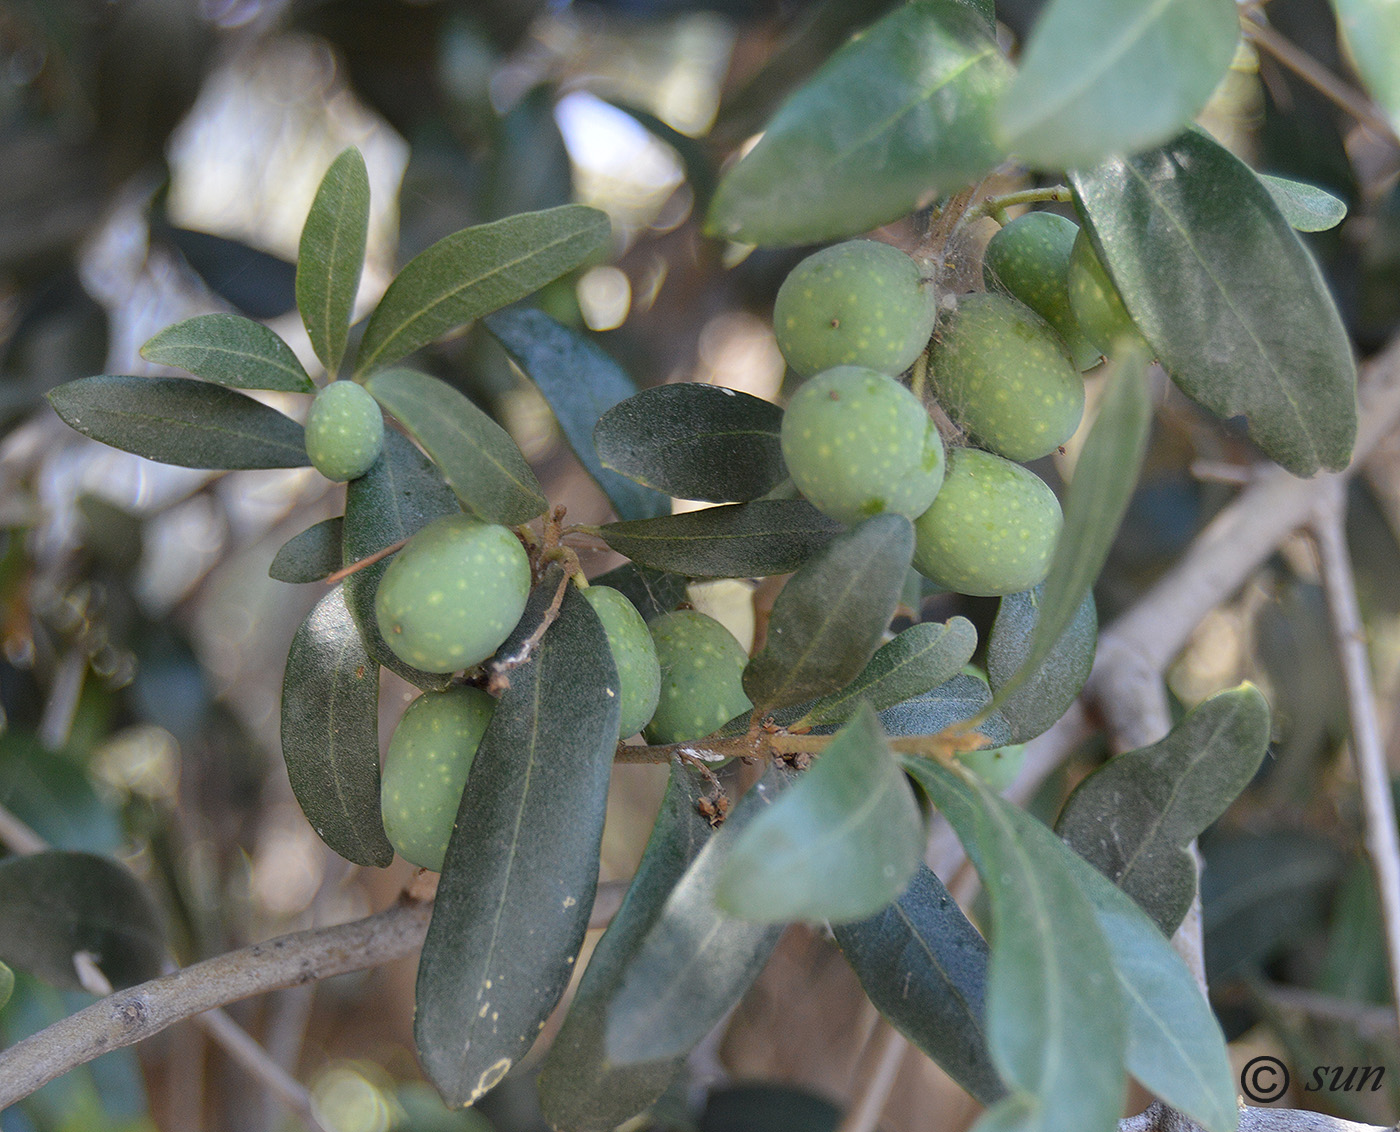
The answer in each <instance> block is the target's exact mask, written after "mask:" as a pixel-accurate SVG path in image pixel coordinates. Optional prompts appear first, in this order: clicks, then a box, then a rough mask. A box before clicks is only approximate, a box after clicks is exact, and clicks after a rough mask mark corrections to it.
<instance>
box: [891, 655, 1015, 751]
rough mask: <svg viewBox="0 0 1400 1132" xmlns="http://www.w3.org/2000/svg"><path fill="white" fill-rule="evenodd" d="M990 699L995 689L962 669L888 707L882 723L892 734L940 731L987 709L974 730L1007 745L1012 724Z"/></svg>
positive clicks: (991, 744) (991, 743)
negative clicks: (930, 688)
mask: <svg viewBox="0 0 1400 1132" xmlns="http://www.w3.org/2000/svg"><path fill="white" fill-rule="evenodd" d="M991 703H992V690H991V688H989V687H987V682H986V681H985V680H983V679H981V678H980V677H978V676H971V675H968V674H967V673H959V674H958V675H957V676H954V677H953V678H952V679H951V680H949V681H947V682H946V683H943V684H940V685H939V686H938V687H937V688H934V689H933V691H931V692H925V693H924V694H923V695H922V696H915V697H914V698H913V699H909V700H905V701H903V702H902V703H898V704H895V705H894V706H893V707H888V708H886V709H885V710H884V711H882V712H881V713H880V723H881V725H882V726H883V727H884V728H885V730H886V731H887V732H889V733H890V734H891V735H896V736H904V735H937V734H938V733H939V732H940V731H944V730H947V729H948V728H949V727H952V726H953V725H954V724H957V723H963V722H965V721H966V720H969V719H972V718H974V717H975V716H978V715H981V714H982V713H984V712H987V713H988V714H987V715H986V717H985V718H984V719H983V720H982V721H981V722H980V723H979V724H978V725H977V727H976V728H974V730H976V731H979V732H981V733H982V734H983V735H985V736H986V737H987V746H989V747H1005V746H1007V745H1008V744H1009V743H1010V742H1011V741H1012V740H1011V725H1010V724H1009V723H1007V721H1006V720H1005V719H1003V718H1002V715H1001V712H999V711H997V710H995V709H994V708H992V707H991Z"/></svg>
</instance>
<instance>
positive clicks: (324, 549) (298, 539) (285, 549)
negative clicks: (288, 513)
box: [267, 515, 345, 582]
mask: <svg viewBox="0 0 1400 1132" xmlns="http://www.w3.org/2000/svg"><path fill="white" fill-rule="evenodd" d="M344 525H345V520H344V519H343V518H342V517H341V516H339V515H337V516H336V517H335V518H334V519H322V520H321V521H320V522H319V523H314V524H313V525H311V526H309V527H307V528H306V530H304V531H302V532H301V534H299V535H293V536H292V537H291V538H290V539H288V540H287V541H286V542H284V543H283V544H282V546H281V548H280V549H279V550H278V551H277V553H276V554H275V555H274V556H273V558H272V565H270V566H269V567H268V568H267V574H268V577H270V578H276V579H277V581H279V582H319V581H321V580H323V579H325V578H329V577H330V576H331V575H332V574H334V573H335V572H336V571H337V570H339V569H340V568H341V566H343V565H344V564H345V561H344V553H343V551H342V549H341V531H342V528H343V527H344Z"/></svg>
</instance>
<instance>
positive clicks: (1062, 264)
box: [982, 212, 1099, 370]
mask: <svg viewBox="0 0 1400 1132" xmlns="http://www.w3.org/2000/svg"><path fill="white" fill-rule="evenodd" d="M1078 234H1079V225H1078V224H1076V223H1075V222H1074V221H1073V220H1070V219H1069V218H1068V217H1064V216H1061V215H1059V213H1055V212H1027V213H1025V214H1024V215H1022V216H1018V217H1016V219H1015V220H1012V221H1011V222H1010V223H1009V224H1007V225H1006V226H1005V227H1004V228H1002V229H1001V230H1000V231H998V232H997V234H996V235H995V236H993V237H992V238H991V241H990V242H989V243H988V244H987V250H986V251H985V252H984V253H983V255H982V279H983V281H984V282H985V283H986V284H987V290H989V291H1001V292H1003V293H1004V294H1007V295H1010V296H1011V297H1012V298H1013V299H1019V300H1020V301H1021V302H1023V303H1025V304H1026V306H1028V307H1030V308H1031V310H1033V311H1035V313H1036V314H1038V315H1040V317H1041V318H1043V319H1044V320H1045V321H1046V322H1048V323H1049V324H1050V325H1051V326H1053V327H1054V328H1055V332H1056V333H1057V334H1059V336H1060V337H1061V338H1062V339H1064V343H1065V346H1066V347H1068V349H1069V353H1070V357H1071V358H1072V359H1073V360H1074V365H1075V368H1076V369H1081V370H1084V369H1088V368H1089V367H1090V366H1092V365H1094V364H1096V363H1097V362H1098V360H1099V350H1098V349H1097V347H1095V346H1094V344H1093V343H1092V342H1090V341H1089V339H1088V338H1086V337H1085V336H1084V331H1083V330H1081V329H1080V328H1079V323H1078V322H1077V321H1076V320H1075V317H1074V310H1073V309H1072V308H1071V307H1070V302H1069V256H1070V250H1071V249H1072V248H1073V247H1074V238H1075V237H1076V236H1077V235H1078Z"/></svg>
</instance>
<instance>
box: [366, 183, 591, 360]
mask: <svg viewBox="0 0 1400 1132" xmlns="http://www.w3.org/2000/svg"><path fill="white" fill-rule="evenodd" d="M610 235H611V226H610V225H609V223H608V218H607V216H606V215H605V214H604V213H602V212H599V211H598V210H597V209H596V208H588V207H586V206H584V205H581V204H566V205H563V206H562V207H560V208H549V209H545V210H544V211H543V212H525V213H521V214H520V215H518V216H507V217H506V218H505V219H504V220H497V221H495V222H494V223H491V224H481V225H478V226H477V227H475V228H464V229H463V230H462V231H460V232H454V233H453V234H452V235H450V236H445V237H444V238H443V239H441V240H439V241H438V242H437V243H435V244H434V245H433V246H432V247H430V248H428V249H427V250H426V251H423V252H420V253H419V254H418V255H416V256H415V257H414V258H413V259H411V260H410V261H409V262H408V263H407V264H405V265H404V268H403V270H402V271H400V272H399V274H398V277H397V278H396V279H395V280H394V281H393V282H392V283H390V284H389V289H388V290H387V291H385V292H384V297H383V298H382V299H380V300H379V305H378V306H377V307H376V308H375V309H374V313H373V314H372V315H370V318H369V324H368V325H367V326H366V327H365V336H364V338H363V340H361V342H360V350H359V353H358V354H357V355H356V362H355V372H356V374H357V375H359V374H365V373H368V372H370V371H371V370H374V369H378V368H380V367H381V366H387V365H392V364H393V363H394V362H396V361H398V360H399V359H400V358H402V357H404V356H405V355H407V354H411V353H412V352H413V351H414V350H416V349H418V348H419V347H420V346H426V345H427V344H428V343H429V342H432V341H433V340H434V339H437V338H440V337H442V335H444V334H446V333H447V332H448V331H449V330H455V329H456V328H457V327H459V326H463V325H465V324H466V323H468V322H470V321H472V319H475V318H480V317H481V316H482V315H484V314H490V313H491V312H492V311H494V310H500V308H501V307H504V306H507V305H509V304H510V303H513V302H515V301H516V300H518V299H523V298H524V297H525V296H526V295H529V294H531V293H532V292H534V291H537V290H539V289H540V288H541V287H543V286H544V285H545V284H546V283H549V282H550V281H552V280H554V279H557V278H559V276H561V275H563V274H564V273H565V272H566V271H572V270H573V269H574V268H575V267H578V266H579V264H581V263H585V262H587V261H588V260H589V259H590V258H592V257H593V256H595V255H597V254H598V253H599V252H601V251H603V250H604V249H605V248H606V247H607V244H608V239H609V237H610Z"/></svg>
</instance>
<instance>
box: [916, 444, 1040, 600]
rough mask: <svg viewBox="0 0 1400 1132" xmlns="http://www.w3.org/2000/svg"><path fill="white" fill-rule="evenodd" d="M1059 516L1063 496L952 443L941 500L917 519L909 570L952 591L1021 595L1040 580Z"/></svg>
mask: <svg viewBox="0 0 1400 1132" xmlns="http://www.w3.org/2000/svg"><path fill="white" fill-rule="evenodd" d="M1063 521H1064V520H1063V515H1062V514H1061V511H1060V501H1059V500H1058V499H1056V498H1055V493H1054V492H1053V491H1051V490H1050V487H1049V485H1047V484H1046V482H1045V481H1044V480H1042V479H1041V478H1040V477H1039V476H1037V475H1036V474H1035V473H1034V472H1032V471H1030V470H1029V469H1027V468H1023V467H1021V465H1020V464H1013V463H1012V462H1011V461H1010V460H1003V459H1002V458H1001V457H1000V456H995V455H993V454H992V453H990V452H983V451H980V450H979V449H976V448H955V449H953V450H952V451H951V452H950V453H949V454H948V474H947V475H946V476H945V477H944V479H943V488H942V490H941V491H939V493H938V498H937V499H935V500H934V501H933V506H932V507H930V508H929V509H928V510H927V511H925V512H924V513H923V514H922V515H920V516H919V517H918V519H916V520H915V521H914V568H915V569H916V570H918V571H919V573H921V574H923V575H924V577H926V578H928V579H930V580H931V581H934V582H936V583H938V585H940V586H942V587H943V588H944V589H948V590H952V591H953V592H955V593H960V594H970V595H972V596H975V597H998V596H1001V595H1004V594H1014V593H1020V592H1021V591H1022V590H1028V589H1030V588H1031V587H1032V586H1034V585H1036V584H1038V583H1039V582H1041V581H1042V580H1043V579H1044V578H1045V574H1046V572H1047V571H1048V570H1049V569H1050V556H1051V555H1052V554H1053V553H1054V551H1055V542H1056V540H1057V539H1058V538H1059V537H1060V527H1061V525H1062V523H1063Z"/></svg>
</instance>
